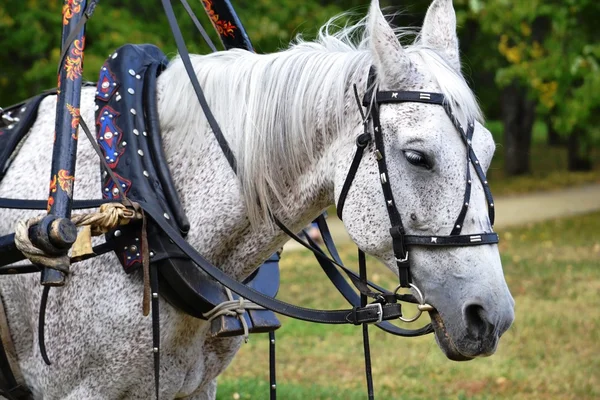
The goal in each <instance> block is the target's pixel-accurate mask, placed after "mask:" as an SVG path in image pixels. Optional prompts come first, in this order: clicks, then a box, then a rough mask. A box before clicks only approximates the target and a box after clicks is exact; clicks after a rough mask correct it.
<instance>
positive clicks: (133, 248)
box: [129, 244, 137, 253]
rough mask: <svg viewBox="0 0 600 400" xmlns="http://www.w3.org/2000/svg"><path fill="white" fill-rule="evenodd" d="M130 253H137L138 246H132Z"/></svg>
mask: <svg viewBox="0 0 600 400" xmlns="http://www.w3.org/2000/svg"><path fill="white" fill-rule="evenodd" d="M129 251H131V252H132V253H135V252H136V251H137V246H136V245H135V244H132V245H131V246H129Z"/></svg>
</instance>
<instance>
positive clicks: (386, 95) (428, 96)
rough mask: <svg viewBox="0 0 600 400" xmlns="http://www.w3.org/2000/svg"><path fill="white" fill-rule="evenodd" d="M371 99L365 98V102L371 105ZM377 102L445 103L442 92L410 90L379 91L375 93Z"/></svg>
mask: <svg viewBox="0 0 600 400" xmlns="http://www.w3.org/2000/svg"><path fill="white" fill-rule="evenodd" d="M370 101H371V99H367V98H365V99H364V101H363V104H365V103H366V104H365V105H369V102H370ZM375 101H376V102H377V103H407V102H410V103H428V104H443V103H444V95H443V94H441V93H431V92H409V91H396V92H394V91H387V92H377V93H376V94H375Z"/></svg>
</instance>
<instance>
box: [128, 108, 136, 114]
mask: <svg viewBox="0 0 600 400" xmlns="http://www.w3.org/2000/svg"><path fill="white" fill-rule="evenodd" d="M129 112H131V113H132V114H133V115H136V114H137V112H136V111H135V108H132V109H131V110H129Z"/></svg>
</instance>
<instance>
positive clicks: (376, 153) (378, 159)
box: [375, 150, 383, 161]
mask: <svg viewBox="0 0 600 400" xmlns="http://www.w3.org/2000/svg"><path fill="white" fill-rule="evenodd" d="M375 158H376V159H377V161H380V160H381V159H382V158H383V155H382V154H381V152H380V151H379V150H375Z"/></svg>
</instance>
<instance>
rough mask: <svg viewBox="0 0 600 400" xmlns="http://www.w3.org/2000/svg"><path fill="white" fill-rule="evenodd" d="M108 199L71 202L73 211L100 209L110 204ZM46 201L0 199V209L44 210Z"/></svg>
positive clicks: (46, 204)
mask: <svg viewBox="0 0 600 400" xmlns="http://www.w3.org/2000/svg"><path fill="white" fill-rule="evenodd" d="M110 202H111V200H108V199H97V200H73V207H72V208H73V209H74V210H83V209H86V208H96V207H100V206H101V205H102V204H106V203H110ZM46 207H48V200H23V199H9V198H5V197H0V208H12V209H15V210H45V209H46Z"/></svg>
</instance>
